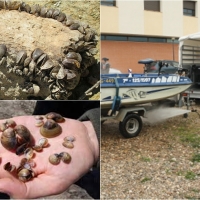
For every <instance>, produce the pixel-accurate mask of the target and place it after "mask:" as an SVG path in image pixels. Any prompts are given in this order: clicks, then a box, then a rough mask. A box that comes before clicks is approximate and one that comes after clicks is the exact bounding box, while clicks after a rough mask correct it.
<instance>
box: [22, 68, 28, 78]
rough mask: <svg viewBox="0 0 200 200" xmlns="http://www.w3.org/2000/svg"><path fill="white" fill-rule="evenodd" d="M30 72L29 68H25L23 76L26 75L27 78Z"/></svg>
mask: <svg viewBox="0 0 200 200" xmlns="http://www.w3.org/2000/svg"><path fill="white" fill-rule="evenodd" d="M28 72H29V70H28V68H27V67H24V69H23V74H24V75H25V76H27V75H28Z"/></svg>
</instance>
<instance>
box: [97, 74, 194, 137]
mask: <svg viewBox="0 0 200 200" xmlns="http://www.w3.org/2000/svg"><path fill="white" fill-rule="evenodd" d="M191 85H192V81H191V80H190V79H189V78H188V77H184V76H180V75H178V74H132V73H129V74H102V75H101V102H100V104H101V114H102V117H101V121H102V122H104V121H105V120H107V119H110V118H113V119H116V120H118V121H119V130H120V132H121V134H122V135H123V136H124V137H126V138H131V137H135V136H137V135H138V134H139V133H140V131H141V129H142V120H141V117H145V113H146V110H147V108H146V106H145V105H146V104H149V103H150V104H151V103H153V102H158V101H160V100H164V99H168V98H170V97H173V96H175V95H178V94H180V93H182V92H183V91H185V90H186V89H188V88H189V87H190V86H191Z"/></svg>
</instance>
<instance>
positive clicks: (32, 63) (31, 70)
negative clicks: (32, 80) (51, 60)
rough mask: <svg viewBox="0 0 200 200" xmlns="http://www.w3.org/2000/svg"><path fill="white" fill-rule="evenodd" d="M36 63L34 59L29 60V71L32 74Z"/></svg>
mask: <svg viewBox="0 0 200 200" xmlns="http://www.w3.org/2000/svg"><path fill="white" fill-rule="evenodd" d="M36 66H37V64H36V62H35V61H34V60H31V62H30V64H29V73H30V74H33V73H34V71H35V68H36Z"/></svg>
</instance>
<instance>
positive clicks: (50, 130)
mask: <svg viewBox="0 0 200 200" xmlns="http://www.w3.org/2000/svg"><path fill="white" fill-rule="evenodd" d="M61 132H62V128H61V126H60V125H59V124H57V123H56V122H55V121H54V120H52V119H47V121H46V122H45V123H44V125H43V126H41V127H40V133H41V135H42V136H44V137H47V138H52V137H56V136H58V135H60V134H61Z"/></svg>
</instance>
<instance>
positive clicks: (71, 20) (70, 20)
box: [66, 19, 74, 26]
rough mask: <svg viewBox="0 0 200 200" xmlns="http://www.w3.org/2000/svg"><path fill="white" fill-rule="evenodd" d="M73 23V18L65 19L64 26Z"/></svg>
mask: <svg viewBox="0 0 200 200" xmlns="http://www.w3.org/2000/svg"><path fill="white" fill-rule="evenodd" d="M73 23H74V20H73V19H67V21H66V26H70V25H72V24H73Z"/></svg>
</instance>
